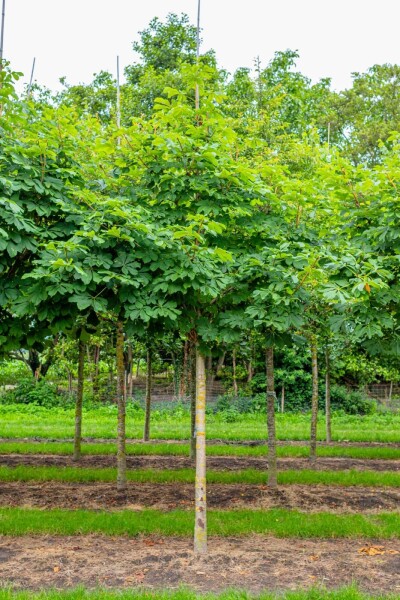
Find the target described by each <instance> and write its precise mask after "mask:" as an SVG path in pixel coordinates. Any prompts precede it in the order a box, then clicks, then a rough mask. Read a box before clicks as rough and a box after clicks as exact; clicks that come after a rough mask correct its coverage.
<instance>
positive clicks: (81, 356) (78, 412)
mask: <svg viewBox="0 0 400 600" xmlns="http://www.w3.org/2000/svg"><path fill="white" fill-rule="evenodd" d="M84 364H85V344H84V343H83V342H82V341H81V340H79V342H78V389H77V392H76V404H75V435H74V456H73V460H75V461H78V460H80V458H81V443H82V404H83V375H84V374H83V368H84Z"/></svg>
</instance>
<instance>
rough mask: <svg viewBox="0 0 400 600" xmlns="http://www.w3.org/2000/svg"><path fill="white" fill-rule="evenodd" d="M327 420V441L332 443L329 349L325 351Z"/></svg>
mask: <svg viewBox="0 0 400 600" xmlns="http://www.w3.org/2000/svg"><path fill="white" fill-rule="evenodd" d="M325 369H326V371H325V418H326V441H327V442H328V444H329V443H330V442H331V441H332V427H331V361H330V356H329V350H328V348H326V349H325Z"/></svg>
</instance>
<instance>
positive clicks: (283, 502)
mask: <svg viewBox="0 0 400 600" xmlns="http://www.w3.org/2000/svg"><path fill="white" fill-rule="evenodd" d="M207 500H208V506H209V508H220V509H234V508H253V509H257V508H258V509H269V508H287V509H298V510H302V511H308V512H320V511H329V512H335V513H340V512H346V513H349V512H355V513H358V512H362V513H377V512H381V511H397V510H399V506H400V489H395V488H368V487H347V488H344V487H343V488H342V487H334V486H305V485H304V486H302V485H290V486H280V487H279V489H278V490H277V491H271V490H270V489H268V488H267V486H261V485H244V484H240V485H234V484H229V485H223V484H210V485H209V486H208V488H207ZM193 505H194V488H193V485H191V484H163V485H160V484H151V483H140V484H137V483H129V484H128V490H127V492H126V494H124V495H121V494H118V493H117V492H116V490H115V484H114V483H97V482H96V483H60V482H52V481H48V482H29V483H21V482H12V483H1V484H0V506H21V507H25V508H27V507H36V508H46V509H49V508H67V509H72V510H74V509H78V508H81V509H92V510H122V509H130V510H141V509H143V508H155V509H159V510H173V509H175V508H181V509H182V508H183V509H192V508H193Z"/></svg>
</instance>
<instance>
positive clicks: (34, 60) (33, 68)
mask: <svg viewBox="0 0 400 600" xmlns="http://www.w3.org/2000/svg"><path fill="white" fill-rule="evenodd" d="M35 64H36V58H35V57H34V59H33V63H32V71H31V78H30V80H29V85H28V90H27V96H28V97H29V96H30V95H31V89H32V82H33V74H34V72H35Z"/></svg>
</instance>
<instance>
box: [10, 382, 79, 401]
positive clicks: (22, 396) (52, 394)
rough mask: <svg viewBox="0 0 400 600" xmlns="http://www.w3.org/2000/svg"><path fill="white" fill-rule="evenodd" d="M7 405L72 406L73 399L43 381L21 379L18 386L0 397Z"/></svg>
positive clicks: (53, 385) (51, 384)
mask: <svg viewBox="0 0 400 600" xmlns="http://www.w3.org/2000/svg"><path fill="white" fill-rule="evenodd" d="M2 401H3V403H5V404H7V403H10V404H13V403H15V404H34V405H36V406H45V407H47V408H51V407H53V406H66V405H73V399H72V398H71V397H69V396H68V395H66V394H62V393H60V392H59V391H58V390H57V386H56V385H55V384H53V383H49V382H47V381H45V380H39V381H36V380H35V379H34V378H33V377H29V378H26V379H22V380H21V381H20V382H19V383H18V385H17V386H16V387H15V388H14V389H12V390H9V391H8V392H6V393H5V394H4V395H3V397H2Z"/></svg>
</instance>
